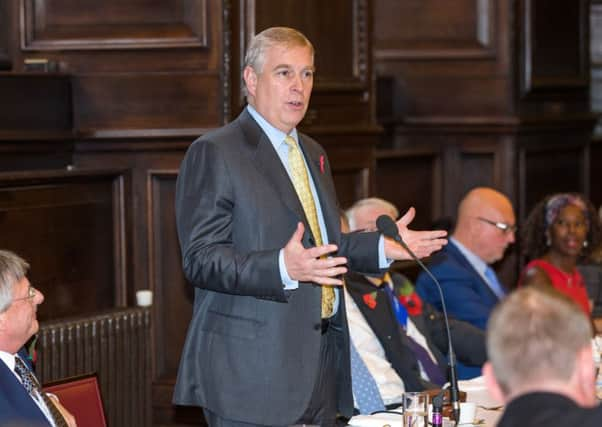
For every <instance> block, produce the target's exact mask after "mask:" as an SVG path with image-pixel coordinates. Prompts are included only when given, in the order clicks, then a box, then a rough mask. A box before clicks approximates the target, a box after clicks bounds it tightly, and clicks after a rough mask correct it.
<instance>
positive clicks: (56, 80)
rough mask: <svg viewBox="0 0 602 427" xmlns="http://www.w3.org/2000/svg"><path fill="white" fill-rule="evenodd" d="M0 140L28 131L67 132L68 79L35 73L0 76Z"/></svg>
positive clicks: (68, 109)
mask: <svg viewBox="0 0 602 427" xmlns="http://www.w3.org/2000/svg"><path fill="white" fill-rule="evenodd" d="M0 94H2V95H1V96H2V100H1V102H0V139H3V137H5V136H6V135H7V134H8V133H10V134H11V135H12V134H14V133H15V132H16V131H25V133H27V132H30V131H31V130H32V129H35V130H36V131H40V132H42V131H45V132H62V133H63V134H69V133H71V130H72V127H73V122H72V112H71V82H70V80H69V76H66V75H59V74H43V73H42V74H38V73H27V74H26V73H10V72H1V73H0Z"/></svg>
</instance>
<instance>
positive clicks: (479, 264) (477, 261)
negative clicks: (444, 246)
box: [449, 237, 488, 275]
mask: <svg viewBox="0 0 602 427" xmlns="http://www.w3.org/2000/svg"><path fill="white" fill-rule="evenodd" d="M449 240H451V241H452V243H453V244H454V245H456V247H457V248H458V250H459V251H460V252H461V253H462V255H464V257H465V258H466V259H467V260H468V262H469V263H470V264H471V265H472V266H473V267H474V269H475V270H477V272H478V273H479V274H481V275H484V274H485V270H486V269H487V267H488V266H487V263H486V262H485V261H483V260H482V259H481V258H479V257H478V256H477V255H475V254H474V252H472V251H471V250H470V249H468V248H467V247H466V246H464V245H463V244H462V243H460V242H459V241H457V240H456V239H454V238H453V237H450V238H449Z"/></svg>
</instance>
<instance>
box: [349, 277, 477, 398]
mask: <svg viewBox="0 0 602 427" xmlns="http://www.w3.org/2000/svg"><path fill="white" fill-rule="evenodd" d="M390 278H391V280H390V282H386V281H385V282H383V283H382V284H381V285H380V286H378V287H376V286H375V285H374V284H373V282H371V281H370V280H369V279H368V278H366V277H365V276H363V275H360V274H357V273H347V274H346V275H345V288H346V290H347V292H349V294H350V295H351V297H352V298H353V301H354V302H355V305H356V306H357V307H358V309H359V312H360V313H361V315H362V316H363V318H364V319H365V320H366V321H367V323H368V324H369V326H370V329H371V330H372V332H373V333H374V335H375V337H376V338H377V339H378V341H379V343H380V344H381V345H382V347H383V349H384V352H385V356H386V359H387V360H388V361H389V362H390V363H391V366H392V367H393V368H394V369H395V371H396V372H397V374H398V375H399V377H400V378H401V380H402V381H403V385H404V388H405V390H406V391H422V390H427V389H435V388H439V387H440V386H441V385H443V384H441V383H439V384H436V383H433V382H432V380H433V379H432V378H428V372H425V370H424V368H423V367H422V366H420V364H419V360H418V358H417V356H416V354H415V352H414V350H413V347H414V345H415V344H414V343H412V342H410V339H413V340H414V342H418V343H420V345H423V346H425V347H426V348H427V350H428V352H429V353H430V356H431V358H432V360H433V362H435V364H436V365H437V367H438V368H439V369H440V371H441V376H442V377H443V378H444V380H445V381H447V380H448V378H447V359H446V357H445V355H446V354H447V351H448V345H447V344H448V341H447V332H446V329H445V320H444V318H443V314H442V313H441V312H439V311H437V310H435V309H434V307H433V306H431V305H430V304H428V303H423V302H422V301H421V300H420V297H419V296H418V295H417V294H416V293H415V292H414V291H413V286H412V284H411V283H410V281H409V280H408V279H407V278H406V277H404V276H402V275H401V274H398V273H392V274H390ZM385 286H389V287H390V288H391V289H392V291H393V292H392V294H393V295H394V296H395V297H396V298H397V299H398V300H399V301H400V302H401V303H402V304H405V305H404V308H405V309H406V311H407V313H408V321H409V322H410V324H407V323H406V325H405V326H402V325H400V323H399V320H398V318H397V317H396V315H395V310H394V308H393V305H392V302H391V296H390V295H391V294H390V293H388V292H387V291H386V289H385ZM347 313H348V317H349V324H350V334H351V337H352V339H353V338H354V332H355V331H354V329H353V328H354V322H355V319H352V316H355V314H353V313H351V312H350V310H348V312H347ZM412 328H413V329H414V330H415V332H414V331H412V332H409V331H408V329H412ZM450 331H451V335H452V344H453V345H454V350H455V352H456V356H457V358H458V361H461V362H463V363H465V364H466V365H471V366H478V367H481V366H482V365H483V363H485V360H486V358H487V354H486V352H485V334H484V333H483V331H481V330H480V329H478V328H476V327H474V326H472V325H471V324H469V323H466V322H462V321H459V320H455V319H450ZM416 332H417V333H416ZM408 335H410V336H413V337H412V338H409V336H408ZM416 335H418V337H419V336H420V335H421V336H422V337H423V338H422V339H420V338H417V339H416V338H414V337H416ZM356 347H358V350H359V351H360V354H361V353H362V351H361V349H360V348H359V346H356ZM377 382H378V381H377Z"/></svg>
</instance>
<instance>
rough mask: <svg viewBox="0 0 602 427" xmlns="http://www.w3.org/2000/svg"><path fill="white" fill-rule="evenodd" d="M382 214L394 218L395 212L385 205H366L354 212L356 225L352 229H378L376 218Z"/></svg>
mask: <svg viewBox="0 0 602 427" xmlns="http://www.w3.org/2000/svg"><path fill="white" fill-rule="evenodd" d="M381 215H387V216H389V217H391V219H393V220H395V219H396V218H394V215H395V213H394V212H391V211H390V210H389V209H387V208H385V207H383V206H365V207H363V208H360V209H358V210H357V211H356V212H355V214H354V220H355V225H354V229H353V230H351V231H356V230H362V231H376V230H377V227H376V220H377V219H378V217H379V216H381Z"/></svg>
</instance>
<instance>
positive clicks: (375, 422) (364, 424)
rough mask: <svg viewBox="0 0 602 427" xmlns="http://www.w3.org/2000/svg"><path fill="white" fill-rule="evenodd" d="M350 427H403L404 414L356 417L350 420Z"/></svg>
mask: <svg viewBox="0 0 602 427" xmlns="http://www.w3.org/2000/svg"><path fill="white" fill-rule="evenodd" d="M349 425H350V426H355V427H383V426H385V425H389V426H391V427H403V415H402V414H387V413H383V414H374V415H356V416H355V417H353V418H351V419H350V420H349Z"/></svg>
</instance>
